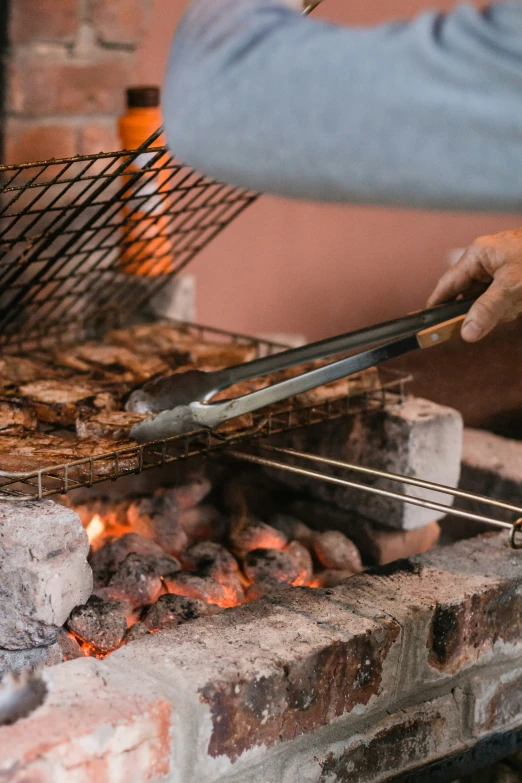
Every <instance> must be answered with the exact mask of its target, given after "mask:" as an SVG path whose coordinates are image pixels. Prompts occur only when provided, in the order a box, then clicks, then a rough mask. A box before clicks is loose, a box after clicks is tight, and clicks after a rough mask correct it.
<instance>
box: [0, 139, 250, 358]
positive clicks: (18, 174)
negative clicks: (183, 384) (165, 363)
mask: <svg viewBox="0 0 522 783" xmlns="http://www.w3.org/2000/svg"><path fill="white" fill-rule="evenodd" d="M256 198H257V196H256V194H255V193H251V192H247V191H244V190H240V189H237V188H234V187H231V186H229V185H224V184H221V183H218V182H215V181H213V180H211V179H209V178H208V177H204V176H202V175H200V174H198V173H197V172H194V171H192V170H191V169H189V168H187V167H186V166H184V165H183V164H182V163H180V162H179V161H177V160H176V159H175V158H174V157H173V156H172V155H171V154H170V153H169V151H168V149H167V147H166V146H165V143H164V138H163V133H162V129H159V130H158V131H157V132H156V133H155V134H153V136H151V137H150V138H149V139H148V140H147V141H146V142H145V143H144V144H143V145H142V146H141V147H140V148H139V149H137V150H134V151H121V152H114V153H102V154H98V155H83V156H76V157H74V158H67V159H53V160H50V161H45V162H39V163H27V164H24V165H21V166H2V167H0V348H2V349H4V350H5V349H7V348H9V347H10V346H12V345H13V344H17V345H19V344H21V343H22V344H24V345H27V344H29V343H30V342H31V341H33V342H34V343H40V344H41V343H42V341H45V340H47V341H54V340H57V339H64V336H68V337H69V338H70V339H73V338H74V337H75V336H76V335H77V334H78V333H79V332H80V330H81V331H85V330H87V333H89V334H94V333H96V332H98V333H101V332H103V330H104V328H106V327H107V325H108V324H111V323H114V322H118V321H119V319H120V317H121V314H122V313H126V314H130V313H132V312H135V311H138V310H143V308H144V307H145V305H146V303H147V302H148V301H149V300H150V299H151V298H152V297H153V296H154V295H155V294H156V293H157V292H158V291H159V290H160V289H161V287H162V286H164V285H165V282H166V281H167V280H169V279H170V278H172V277H173V276H174V275H176V274H178V272H180V271H181V270H182V269H183V268H184V267H186V265H187V264H188V263H189V262H190V261H191V260H192V259H193V258H194V256H195V255H197V253H199V252H200V251H201V250H202V249H203V248H204V247H206V245H207V244H208V243H209V242H210V241H211V240H212V239H213V238H214V237H215V236H216V235H217V234H219V233H220V232H221V231H222V230H223V229H224V228H225V227H226V226H227V225H228V224H229V223H230V222H231V221H232V220H234V218H236V217H237V216H238V215H239V214H240V213H241V212H242V211H243V210H244V209H245V208H246V207H247V206H249V204H251V203H252V202H253V201H254V200H255V199H256Z"/></svg>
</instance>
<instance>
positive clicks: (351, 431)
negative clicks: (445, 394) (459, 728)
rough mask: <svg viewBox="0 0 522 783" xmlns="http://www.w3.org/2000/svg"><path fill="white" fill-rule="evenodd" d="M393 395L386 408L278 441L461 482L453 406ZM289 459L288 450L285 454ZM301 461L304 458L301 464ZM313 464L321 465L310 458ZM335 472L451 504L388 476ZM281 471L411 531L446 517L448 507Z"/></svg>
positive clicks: (337, 501) (316, 492) (458, 423)
mask: <svg viewBox="0 0 522 783" xmlns="http://www.w3.org/2000/svg"><path fill="white" fill-rule="evenodd" d="M395 400H396V398H393V400H392V401H391V403H390V404H389V405H387V406H386V408H384V409H381V410H374V411H365V412H363V413H358V414H355V415H353V416H347V417H344V418H341V419H336V420H333V421H327V422H322V423H320V424H316V425H313V426H311V427H307V428H301V429H297V430H294V431H293V432H291V433H288V434H286V435H284V436H282V437H281V442H282V443H284V444H285V445H288V446H290V447H292V448H294V449H297V450H300V451H308V452H311V453H313V454H319V455H321V456H327V457H331V458H333V459H338V460H343V461H346V462H350V463H355V464H358V465H362V466H365V467H371V468H377V469H380V470H385V471H389V472H392V473H399V474H402V475H407V476H412V477H415V478H421V479H426V480H428V481H432V482H435V483H438V484H443V485H446V486H450V487H456V486H457V483H458V480H459V475H460V461H461V454H462V431H463V425H462V417H461V415H460V414H459V413H458V412H457V411H455V410H453V409H452V408H447V407H444V406H442V405H437V404H436V403H433V402H430V401H428V400H423V399H418V398H415V397H408V398H406V400H404V402H396V401H395ZM284 459H285V460H286V459H287V458H286V457H285V458H284ZM299 464H300V465H302V462H300V463H299ZM307 464H308V466H309V467H311V468H312V469H316V470H320V466H318V465H315V464H313V463H307ZM331 472H332V473H333V474H334V475H337V476H341V477H343V478H348V479H350V480H354V481H364V482H365V483H371V484H372V485H374V486H375V487H378V488H380V489H385V490H391V491H393V492H399V493H401V494H403V495H406V496H408V497H415V498H418V497H421V498H426V499H428V500H431V501H435V502H438V503H443V504H446V505H452V502H453V499H452V497H451V496H450V495H446V494H442V493H440V492H433V491H428V490H423V489H422V490H421V489H418V488H416V487H411V486H408V485H406V484H403V483H397V482H392V481H390V480H387V479H381V478H376V479H373V478H372V479H368V477H366V476H363V475H361V474H358V473H347V472H346V471H340V470H337V469H335V470H331ZM277 476H278V478H280V479H281V480H282V481H285V482H287V483H290V484H291V485H292V486H294V487H297V488H299V489H307V490H308V491H309V492H310V494H311V495H312V496H313V497H314V498H318V499H320V500H324V501H326V502H327V503H330V504H332V505H335V506H337V507H339V508H342V509H346V510H348V511H356V512H358V513H359V514H361V515H362V516H365V517H367V518H368V519H371V520H374V521H375V522H378V523H380V524H381V525H385V526H387V527H391V528H398V529H401V530H414V529H416V528H420V527H423V526H424V525H429V524H430V523H432V522H433V521H436V520H438V519H441V518H442V517H443V516H444V513H443V512H438V511H434V510H432V509H426V508H422V507H419V506H415V505H410V504H407V503H404V502H402V501H399V500H394V499H390V498H387V497H382V496H378V495H374V494H370V493H368V492H363V491H361V490H359V489H352V488H347V487H342V486H336V485H334V484H328V483H326V482H323V481H319V480H316V479H310V478H307V477H302V476H295V475H293V474H290V473H286V472H285V473H283V472H282V471H278V472H277Z"/></svg>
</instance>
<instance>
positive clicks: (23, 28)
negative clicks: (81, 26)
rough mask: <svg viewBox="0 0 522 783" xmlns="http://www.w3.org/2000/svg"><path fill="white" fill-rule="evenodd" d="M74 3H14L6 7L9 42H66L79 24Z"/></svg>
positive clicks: (51, 0) (67, 0)
mask: <svg viewBox="0 0 522 783" xmlns="http://www.w3.org/2000/svg"><path fill="white" fill-rule="evenodd" d="M78 13H79V4H78V2H77V0H15V2H14V3H11V4H10V22H9V38H10V40H11V42H12V43H30V42H33V41H35V42H36V41H55V42H57V43H70V42H72V41H73V40H74V36H75V33H76V30H77V27H78V22H79V16H78Z"/></svg>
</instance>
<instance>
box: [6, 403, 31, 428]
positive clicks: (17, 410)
mask: <svg viewBox="0 0 522 783" xmlns="http://www.w3.org/2000/svg"><path fill="white" fill-rule="evenodd" d="M13 427H23V428H25V429H28V430H34V429H36V428H37V427H38V417H37V415H36V413H35V412H34V411H33V410H31V409H30V408H28V407H27V406H25V405H23V403H21V402H20V401H18V400H9V399H7V400H2V399H0V430H7V429H11V428H13Z"/></svg>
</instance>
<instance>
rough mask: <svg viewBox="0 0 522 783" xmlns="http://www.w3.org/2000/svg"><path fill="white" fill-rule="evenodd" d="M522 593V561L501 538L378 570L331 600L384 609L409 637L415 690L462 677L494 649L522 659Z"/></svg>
mask: <svg viewBox="0 0 522 783" xmlns="http://www.w3.org/2000/svg"><path fill="white" fill-rule="evenodd" d="M521 588H522V557H521V555H520V553H519V552H515V551H514V550H512V549H511V548H510V546H509V542H508V537H507V535H506V534H505V533H501V534H498V535H496V534H486V535H484V536H480V537H477V538H474V539H470V540H468V541H461V542H459V543H458V544H454V545H453V546H451V547H441V548H439V549H435V550H432V551H431V552H428V553H426V554H425V555H421V556H418V557H415V558H412V559H411V560H404V561H398V562H396V563H394V564H391V565H388V566H384V567H382V568H379V569H375V570H374V571H373V572H370V573H366V574H364V575H361V576H356V577H353V578H352V579H350V580H349V581H348V582H346V583H345V584H343V585H340V586H339V587H337V588H335V589H334V590H333V591H332V592H333V594H334V595H335V596H339V597H341V598H344V599H346V597H347V596H349V597H350V598H351V599H352V600H354V601H357V602H360V604H361V605H369V606H381V608H382V610H383V611H386V612H389V613H390V614H391V615H392V616H393V617H395V618H397V620H398V621H399V622H400V623H401V624H402V625H404V626H405V627H406V628H407V629H408V632H407V638H405V640H404V645H405V648H406V650H407V656H406V658H405V669H404V671H403V674H402V677H403V680H404V683H405V685H404V687H414V682H415V678H417V680H420V681H422V682H424V683H425V682H427V681H429V680H430V676H431V677H432V679H437V677H438V675H439V673H440V674H443V675H447V674H455V673H457V672H458V671H460V670H461V669H462V668H463V667H468V666H470V665H472V664H474V663H476V662H477V661H479V660H480V659H481V658H483V656H485V655H486V654H491V653H493V652H494V651H495V649H498V650H499V655H500V656H502V655H503V654H504V653H505V652H506V650H509V651H510V654H520V652H521V647H520V645H521V643H522V639H521V638H520V625H521V622H522V590H521ZM430 672H431V674H430ZM399 687H402V685H400V686H399Z"/></svg>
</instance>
